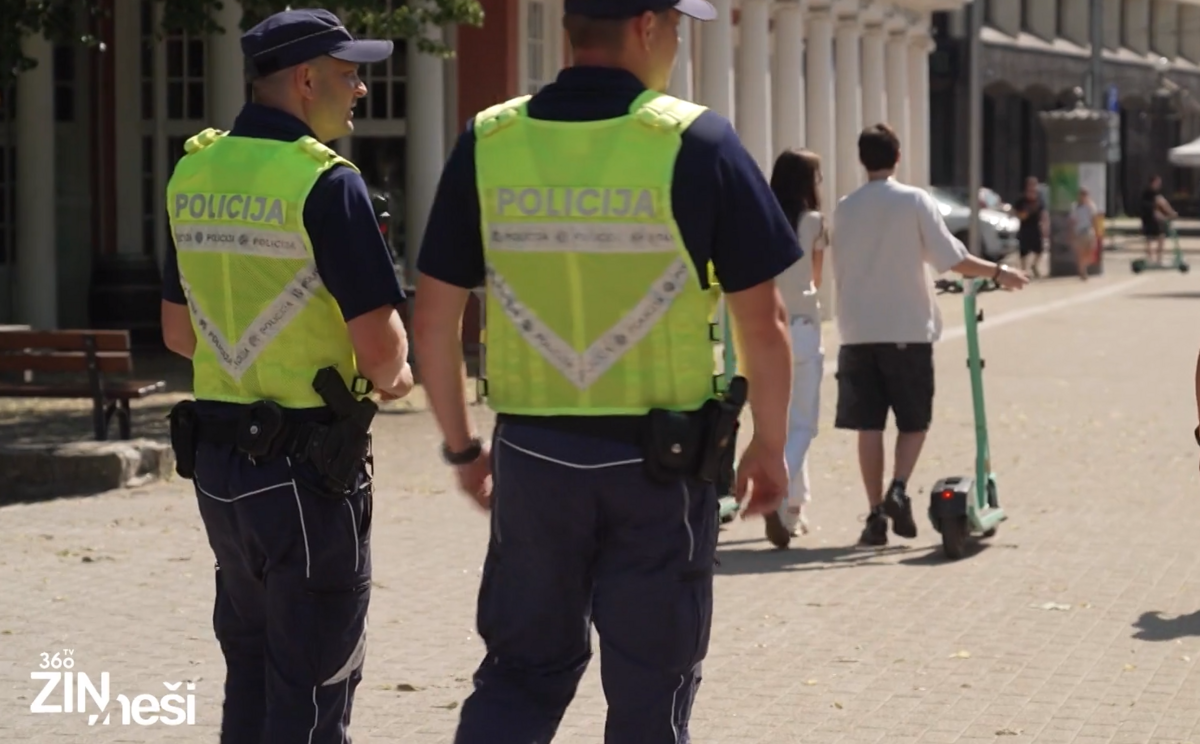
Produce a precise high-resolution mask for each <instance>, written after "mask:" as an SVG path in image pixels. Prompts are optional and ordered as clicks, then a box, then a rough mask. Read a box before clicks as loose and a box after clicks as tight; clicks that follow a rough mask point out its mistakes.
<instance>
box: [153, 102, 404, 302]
mask: <svg viewBox="0 0 1200 744" xmlns="http://www.w3.org/2000/svg"><path fill="white" fill-rule="evenodd" d="M229 134H230V136H233V137H253V138H259V139H274V140H281V141H284V142H292V141H295V140H298V139H300V138H301V137H304V136H310V137H311V136H313V133H312V130H310V129H309V128H308V126H307V125H305V124H304V123H303V122H302V121H300V120H299V119H297V118H296V117H294V116H292V115H291V114H288V113H285V112H283V111H279V110H277V109H272V108H268V107H266V106H261V105H258V104H254V103H250V104H247V105H246V106H245V108H243V109H242V112H241V114H239V115H238V118H237V121H236V122H234V125H233V129H232V130H230V132H229ZM304 228H305V230H307V231H308V236H309V239H310V240H311V241H312V247H313V258H314V260H315V261H316V264H317V273H318V274H319V275H320V277H321V281H322V282H323V283H324V284H325V287H326V288H328V289H329V292H330V294H332V295H333V298H334V300H335V301H336V302H337V304H338V307H339V308H340V309H341V311H342V317H343V318H344V319H345V320H346V322H349V321H351V320H353V319H355V318H357V317H358V316H360V315H364V314H366V313H369V312H371V311H372V310H376V309H378V308H380V307H385V306H395V305H399V304H400V303H402V302H404V299H405V296H404V291H403V290H402V289H401V288H400V281H399V280H398V279H397V278H396V271H395V267H394V264H393V263H392V256H391V253H390V252H389V251H388V248H387V243H386V242H385V241H384V238H383V235H382V234H381V233H380V231H379V223H378V222H377V221H376V218H375V212H374V209H373V208H372V206H371V197H370V195H369V194H368V192H367V184H366V182H365V181H363V178H362V176H361V175H360V174H359V173H357V172H355V171H353V170H351V169H350V168H346V167H342V166H335V167H333V168H330V169H329V170H328V171H326V172H325V173H324V174H322V176H321V177H320V178H319V179H318V180H317V183H316V184H315V185H314V186H313V188H312V191H311V192H309V195H308V199H307V200H306V201H305V203H304ZM162 296H163V299H164V300H166V301H168V302H174V303H176V304H180V305H182V304H186V302H187V300H186V299H185V297H184V295H183V287H182V284H181V283H180V280H179V262H178V257H177V255H176V252H175V245H174V243H173V242H170V241H169V242H168V246H167V256H166V261H165V262H164V266H163V290H162Z"/></svg>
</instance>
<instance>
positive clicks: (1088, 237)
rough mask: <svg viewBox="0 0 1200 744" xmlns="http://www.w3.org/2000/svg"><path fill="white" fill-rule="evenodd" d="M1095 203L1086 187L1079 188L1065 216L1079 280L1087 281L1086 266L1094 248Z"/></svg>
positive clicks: (1089, 261)
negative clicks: (1076, 196) (1077, 196)
mask: <svg viewBox="0 0 1200 744" xmlns="http://www.w3.org/2000/svg"><path fill="white" fill-rule="evenodd" d="M1099 211H1100V210H1099V209H1097V208H1096V202H1094V201H1092V197H1091V196H1090V195H1089V194H1088V190H1087V187H1085V186H1080V187H1079V198H1078V199H1077V200H1076V201H1075V203H1074V204H1072V205H1071V212H1070V213H1069V214H1068V215H1067V223H1068V224H1069V225H1070V228H1071V247H1072V248H1073V249H1074V250H1075V266H1076V267H1078V269H1079V278H1080V279H1082V280H1084V281H1087V278H1088V275H1087V270H1088V264H1089V263H1091V259H1092V251H1094V250H1096V249H1097V246H1096V214H1097V213H1098V212H1099Z"/></svg>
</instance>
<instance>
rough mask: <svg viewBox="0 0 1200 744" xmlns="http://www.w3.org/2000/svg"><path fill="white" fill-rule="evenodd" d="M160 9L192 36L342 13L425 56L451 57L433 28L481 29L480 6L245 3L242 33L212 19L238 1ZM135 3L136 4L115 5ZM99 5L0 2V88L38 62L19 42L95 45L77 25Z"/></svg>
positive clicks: (420, 0)
mask: <svg viewBox="0 0 1200 744" xmlns="http://www.w3.org/2000/svg"><path fill="white" fill-rule="evenodd" d="M152 1H153V2H155V3H159V4H161V5H162V8H163V14H162V28H161V29H160V31H163V30H167V29H172V30H183V31H187V32H189V33H240V32H241V31H244V30H245V29H248V28H250V27H251V26H253V25H254V24H255V23H257V22H258V21H260V20H262V19H263V18H266V17H267V16H269V15H271V14H272V13H277V12H279V11H281V10H284V9H286V8H288V7H291V8H314V7H318V8H319V7H324V8H329V9H338V10H340V11H342V12H343V13H344V15H343V16H342V17H343V18H344V19H345V21H346V26H347V27H348V28H349V29H350V30H351V31H352V32H354V33H355V34H358V35H360V36H371V37H375V38H381V39H401V38H402V39H413V40H415V42H416V44H417V48H418V49H420V50H421V51H422V52H425V53H427V54H434V55H437V56H441V57H448V56H450V55H451V54H452V53H451V51H450V49H449V48H447V47H446V45H445V44H442V43H441V42H435V41H432V40H430V39H429V38H428V37H427V35H426V33H425V31H426V29H428V28H430V27H435V26H450V25H467V26H481V25H483V8H482V7H481V6H480V5H479V0H411V2H407V3H405V2H401V1H400V0H396V2H390V1H389V0H326V1H325V2H321V0H242V7H243V9H244V11H245V12H244V13H243V16H242V24H241V28H240V29H224V28H221V27H220V26H219V25H218V24H217V23H216V22H215V21H214V20H213V17H214V14H215V13H216V11H218V10H220V9H221V8H222V6H223V5H224V3H226V2H234V1H235V0H152ZM117 2H121V3H132V2H136V0H117ZM99 6H100V4H99V3H98V2H96V0H0V85H7V84H8V83H10V82H11V81H12V79H13V78H14V77H15V76H16V75H18V74H20V73H21V72H23V71H25V70H27V69H29V68H31V67H33V66H34V64H35V62H34V61H33V60H31V59H29V58H28V57H26V56H25V55H23V54H22V53H21V42H22V40H23V39H24V38H25V37H26V36H27V35H29V34H35V33H45V34H46V36H47V37H48V38H49V39H51V40H52V41H54V42H56V43H66V42H69V41H76V42H78V43H80V44H84V45H94V44H96V43H98V40H97V39H96V38H95V37H94V36H91V35H86V34H85V35H80V34H78V33H77V31H76V29H77V28H78V26H77V25H76V24H75V23H74V19H75V18H77V17H79V16H84V15H96V14H98V13H101V12H104V11H102V10H101V9H100V7H99Z"/></svg>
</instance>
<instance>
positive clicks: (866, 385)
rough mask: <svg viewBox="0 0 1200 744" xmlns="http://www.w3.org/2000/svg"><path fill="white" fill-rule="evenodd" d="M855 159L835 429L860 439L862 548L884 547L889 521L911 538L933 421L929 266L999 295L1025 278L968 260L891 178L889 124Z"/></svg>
mask: <svg viewBox="0 0 1200 744" xmlns="http://www.w3.org/2000/svg"><path fill="white" fill-rule="evenodd" d="M858 156H859V160H861V161H862V164H863V167H864V168H866V170H867V179H868V180H867V183H866V184H865V185H863V186H861V187H860V188H858V189H857V190H856V191H854V192H853V193H851V194H850V195H849V196H847V197H845V198H844V199H842V201H841V202H839V203H838V206H837V209H836V210H835V211H834V216H833V237H834V240H833V242H832V244H831V245H830V250H831V251H832V258H833V278H834V284H835V287H836V292H837V298H838V312H837V319H838V331H839V335H840V336H841V341H842V347H841V349H840V350H839V351H838V378H837V379H838V401H837V416H836V419H835V422H834V426H835V427H837V428H839V429H849V430H851V431H856V432H858V463H859V468H860V469H861V471H862V479H863V484H864V485H865V486H866V490H867V501H868V502H869V504H870V507H871V512H870V514H869V515H868V517H867V525H866V528H865V529H864V530H863V532H862V537H861V538H860V543H861V544H864V545H886V544H887V528H888V518H889V517H890V518H891V520H892V529H893V530H894V531H895V533H896V534H897V535H900V536H901V537H907V538H913V537H916V536H917V523H916V522H915V521H914V520H913V514H912V501H911V499H910V498H909V496H908V493H907V490H906V489H907V485H908V480H909V477H910V476H911V475H912V472H913V469H914V468H915V467H916V464H917V459H918V457H919V456H920V454H921V447H922V446H923V445H924V444H925V435H926V433H927V432H928V431H929V425H930V423H931V421H932V420H933V381H934V377H933V343H934V342H935V341H937V340H938V339H939V338H940V337H941V333H942V318H941V314H940V312H939V311H938V306H937V303H936V302H935V301H934V297H933V295H932V292H931V290H932V282H931V281H930V276H929V270H928V268H927V267H926V264H931V265H932V266H933V267H934V268H935V269H936V270H937V271H938V272H939V273H942V272H947V271H954V272H957V273H959V274H962V275H963V276H967V277H987V278H990V279H992V280H993V281H995V282H997V283H998V284H1000V286H1002V287H1004V288H1006V289H1019V288H1021V287H1023V286H1025V284H1026V283H1027V282H1028V281H1029V280H1028V279H1027V278H1026V277H1025V274H1024V273H1023V272H1020V271H1014V270H1012V269H1010V268H1008V267H1007V266H1005V265H1004V264H995V263H992V262H991V261H986V260H984V259H981V258H976V257H975V256H972V255H970V254H968V253H967V249H966V247H965V246H963V244H962V243H961V242H960V241H959V240H957V239H956V238H955V237H954V236H952V235H951V234H950V231H949V230H947V229H946V223H945V222H944V221H943V220H942V216H941V213H940V212H939V211H938V206H937V202H935V201H934V200H933V197H932V196H930V195H929V193H928V192H926V191H925V190H924V189H920V188H916V187H913V186H906V185H904V184H902V183H900V182H899V181H897V180H896V179H895V178H894V175H895V170H896V164H897V163H898V162H899V160H900V140H899V139H898V138H897V137H896V134H895V132H893V131H892V130H891V128H889V127H888V126H887V125H886V124H876V125H875V126H872V127H868V128H867V129H865V130H863V133H862V134H861V135H860V136H859V138H858ZM889 409H890V410H891V411H892V413H893V414H894V415H895V417H896V428H897V429H899V432H900V433H899V435H898V436H897V438H896V455H895V462H894V463H893V464H892V468H893V470H892V483H891V486H890V487H889V488H888V489H887V495H886V498H885V496H884V488H883V473H884V454H883V430H884V428H885V427H886V425H887V417H888V410H889Z"/></svg>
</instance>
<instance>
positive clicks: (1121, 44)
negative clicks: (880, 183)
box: [931, 0, 1200, 215]
mask: <svg viewBox="0 0 1200 744" xmlns="http://www.w3.org/2000/svg"><path fill="white" fill-rule="evenodd" d="M976 6H978V7H979V8H980V10H981V11H982V12H983V13H984V17H983V34H982V42H983V43H982V54H981V59H980V64H981V65H982V69H981V78H982V81H983V86H984V104H983V114H984V115H983V125H984V131H983V140H984V147H983V176H984V185H985V186H988V187H990V188H993V189H995V190H996V191H998V192H999V193H1000V195H1001V196H1002V197H1004V198H1005V199H1007V200H1010V201H1011V200H1012V199H1015V198H1016V196H1017V194H1018V193H1019V191H1020V189H1021V184H1022V182H1023V181H1024V179H1025V177H1026V176H1035V177H1037V178H1039V179H1042V180H1044V179H1045V178H1046V177H1047V171H1048V153H1047V150H1046V141H1045V133H1044V132H1043V130H1042V128H1041V125H1040V122H1039V120H1038V114H1039V112H1042V111H1046V110H1051V109H1056V108H1063V107H1068V106H1073V105H1074V103H1075V100H1076V96H1075V89H1076V88H1081V89H1083V90H1084V91H1086V90H1088V89H1089V87H1090V84H1091V50H1092V46H1091V26H1090V17H1091V0H980V2H975V3H972V4H971V5H970V6H968V8H967V9H964V10H960V11H957V12H946V13H936V14H935V15H934V18H933V25H934V28H935V29H936V31H937V33H936V34H935V35H936V37H937V38H938V41H939V43H938V49H937V51H936V53H935V54H934V55H933V57H932V60H933V61H934V64H935V67H934V70H933V72H932V77H931V81H932V84H933V86H934V90H933V94H932V95H933V99H932V105H931V110H932V111H933V112H934V113H935V122H934V127H933V140H934V141H935V142H944V143H947V146H946V147H944V148H942V149H941V150H940V151H938V152H936V153H935V157H934V158H933V161H932V163H933V168H934V175H933V181H934V182H935V183H938V184H957V185H962V184H965V183H966V180H967V142H968V132H967V128H966V122H967V104H966V97H967V73H968V70H969V65H970V64H971V60H970V59H969V55H968V52H967V46H968V45H967V38H966V30H967V28H968V27H969V26H968V21H969V16H968V14H969V13H970V12H973V9H974V8H975V7H976ZM1101 7H1102V10H1103V42H1102V43H1103V49H1102V54H1103V72H1102V75H1103V80H1102V84H1103V86H1104V88H1105V92H1106V95H1105V100H1103V101H1099V102H1098V103H1099V105H1100V106H1101V107H1110V105H1111V108H1113V109H1114V110H1115V111H1116V112H1117V114H1118V115H1119V120H1120V129H1119V136H1120V141H1121V145H1120V158H1119V160H1117V161H1116V162H1114V163H1112V164H1111V165H1110V167H1109V171H1108V186H1109V188H1108V193H1107V194H1105V195H1104V197H1105V199H1104V201H1105V206H1106V207H1107V211H1108V213H1109V215H1119V214H1122V213H1131V214H1135V215H1136V214H1137V210H1138V203H1139V200H1140V193H1141V191H1142V189H1143V188H1145V186H1146V184H1147V182H1148V181H1149V179H1150V177H1151V176H1152V175H1155V174H1158V175H1161V176H1162V177H1163V182H1164V192H1165V195H1166V196H1167V197H1168V198H1169V199H1171V200H1172V201H1173V202H1174V203H1176V204H1177V208H1178V207H1182V208H1183V209H1181V211H1182V212H1185V213H1191V214H1193V215H1194V214H1197V213H1198V212H1200V189H1198V186H1200V181H1198V178H1197V175H1198V172H1197V171H1196V170H1194V169H1181V168H1174V167H1172V166H1171V165H1170V164H1169V163H1168V161H1167V151H1168V150H1169V149H1170V148H1171V147H1174V146H1176V145H1179V144H1182V143H1185V142H1190V141H1191V140H1193V139H1195V138H1196V137H1197V136H1200V0H1102V4H1101Z"/></svg>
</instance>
